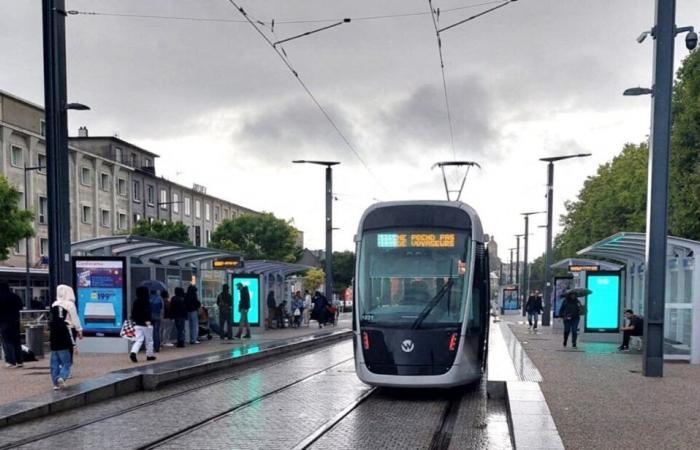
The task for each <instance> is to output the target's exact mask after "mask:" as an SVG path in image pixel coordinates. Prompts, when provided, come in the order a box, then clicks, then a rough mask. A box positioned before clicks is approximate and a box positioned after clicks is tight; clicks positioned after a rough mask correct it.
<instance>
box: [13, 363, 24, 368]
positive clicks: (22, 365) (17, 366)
mask: <svg viewBox="0 0 700 450" xmlns="http://www.w3.org/2000/svg"><path fill="white" fill-rule="evenodd" d="M15 367H16V368H17V369H21V368H22V367H24V364H22V363H19V364H17V365H16V366H15Z"/></svg>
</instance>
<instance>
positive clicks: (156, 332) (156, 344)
mask: <svg viewBox="0 0 700 450" xmlns="http://www.w3.org/2000/svg"><path fill="white" fill-rule="evenodd" d="M151 323H152V324H153V350H154V351H156V352H159V351H160V319H156V320H153V321H152V322H151Z"/></svg>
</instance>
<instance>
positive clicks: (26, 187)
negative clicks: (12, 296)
mask: <svg viewBox="0 0 700 450" xmlns="http://www.w3.org/2000/svg"><path fill="white" fill-rule="evenodd" d="M43 169H46V166H41V165H40V166H31V167H28V166H27V162H26V161H25V162H24V209H25V210H28V209H29V181H28V179H27V178H28V177H27V174H28V173H29V172H31V171H32V170H43ZM24 253H25V263H24V269H25V277H26V279H25V283H26V286H25V288H26V290H25V294H24V307H25V308H27V309H30V308H31V301H32V287H31V275H30V273H29V238H26V239H25V240H24Z"/></svg>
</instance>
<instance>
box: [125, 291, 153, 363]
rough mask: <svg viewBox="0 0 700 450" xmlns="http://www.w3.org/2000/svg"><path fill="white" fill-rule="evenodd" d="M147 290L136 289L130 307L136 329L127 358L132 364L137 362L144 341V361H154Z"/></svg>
mask: <svg viewBox="0 0 700 450" xmlns="http://www.w3.org/2000/svg"><path fill="white" fill-rule="evenodd" d="M149 297H150V295H149V292H148V288H147V287H144V286H141V287H137V288H136V300H134V303H133V305H131V320H132V321H133V322H134V328H135V329H136V340H135V341H134V345H133V346H132V347H131V353H130V354H129V356H130V357H131V360H132V361H133V362H138V359H137V357H136V355H137V354H138V352H139V350H140V349H141V346H142V345H143V343H144V341H145V342H146V360H148V361H154V360H155V359H156V357H155V355H154V354H153V326H152V319H151V301H150V298H149Z"/></svg>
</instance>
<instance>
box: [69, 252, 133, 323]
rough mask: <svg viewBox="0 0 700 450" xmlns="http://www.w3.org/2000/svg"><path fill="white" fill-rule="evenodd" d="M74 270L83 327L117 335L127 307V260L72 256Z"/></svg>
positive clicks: (79, 312) (78, 307)
mask: <svg viewBox="0 0 700 450" xmlns="http://www.w3.org/2000/svg"><path fill="white" fill-rule="evenodd" d="M73 274H74V281H75V294H76V302H77V305H76V306H77V309H78V316H79V317H80V321H81V322H82V324H83V331H84V332H85V333H86V334H96V335H117V336H118V335H119V331H120V330H121V326H122V322H123V321H124V316H125V311H126V295H125V293H126V292H125V291H126V260H125V259H124V258H119V257H75V258H73Z"/></svg>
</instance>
